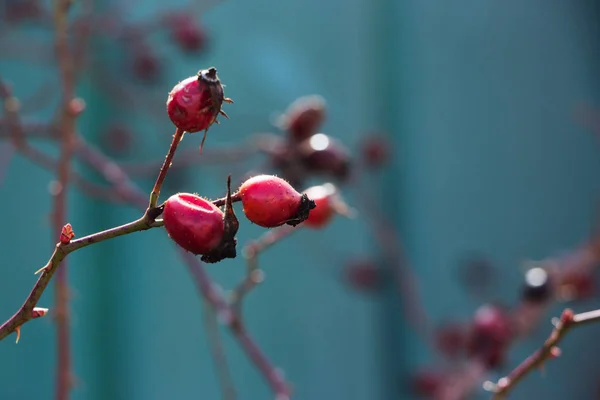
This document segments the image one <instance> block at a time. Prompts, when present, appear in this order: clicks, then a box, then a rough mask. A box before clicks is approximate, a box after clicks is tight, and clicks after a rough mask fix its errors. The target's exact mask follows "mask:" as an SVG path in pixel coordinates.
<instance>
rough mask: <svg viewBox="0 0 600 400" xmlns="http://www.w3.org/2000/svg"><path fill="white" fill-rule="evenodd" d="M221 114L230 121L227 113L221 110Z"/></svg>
mask: <svg viewBox="0 0 600 400" xmlns="http://www.w3.org/2000/svg"><path fill="white" fill-rule="evenodd" d="M219 114H221V115H222V116H224V117H225V118H227V119H229V115H227V113H226V112H225V111H223V110H219Z"/></svg>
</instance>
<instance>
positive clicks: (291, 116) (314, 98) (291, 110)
mask: <svg viewBox="0 0 600 400" xmlns="http://www.w3.org/2000/svg"><path fill="white" fill-rule="evenodd" d="M325 110H326V104H325V99H323V98H322V97H321V96H319V95H311V96H303V97H299V98H298V99H296V100H295V101H294V102H293V103H292V104H290V106H289V107H288V109H287V110H286V112H285V114H284V115H283V116H282V117H281V119H280V126H281V128H282V129H284V130H286V131H287V132H288V134H289V136H290V139H291V140H293V141H302V140H304V139H307V138H309V137H310V136H312V135H314V134H315V133H317V131H318V130H319V128H320V127H321V125H322V124H323V122H324V121H325V117H326V114H325Z"/></svg>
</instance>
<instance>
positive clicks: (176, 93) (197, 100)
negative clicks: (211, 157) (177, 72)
mask: <svg viewBox="0 0 600 400" xmlns="http://www.w3.org/2000/svg"><path fill="white" fill-rule="evenodd" d="M223 102H226V103H233V101H232V100H231V99H228V98H225V97H224V93H223V85H221V81H220V80H219V77H218V76H217V70H216V69H215V68H209V69H205V70H202V71H200V72H198V74H197V75H195V76H190V77H189V78H187V79H185V80H183V81H181V82H179V83H178V84H177V85H175V87H174V88H173V89H172V90H171V92H170V93H169V97H168V98H167V113H168V114H169V118H170V119H171V121H172V122H173V124H174V125H175V126H176V127H177V128H178V129H181V130H183V131H186V132H188V133H194V132H199V131H204V138H203V139H202V144H204V140H205V139H206V132H207V131H208V128H210V126H211V125H212V124H214V123H217V124H218V123H219V122H218V121H217V117H218V116H219V114H221V115H223V116H224V117H226V118H228V117H227V114H225V112H224V111H223V110H222V109H221V106H222V105H223ZM201 147H202V145H201Z"/></svg>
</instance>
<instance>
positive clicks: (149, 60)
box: [131, 46, 161, 83]
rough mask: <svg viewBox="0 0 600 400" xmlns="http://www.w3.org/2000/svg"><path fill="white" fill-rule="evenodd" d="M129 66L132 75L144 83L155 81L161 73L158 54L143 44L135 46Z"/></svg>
mask: <svg viewBox="0 0 600 400" xmlns="http://www.w3.org/2000/svg"><path fill="white" fill-rule="evenodd" d="M131 68H132V73H133V75H134V76H135V77H136V78H137V79H139V80H140V81H143V82H145V83H154V82H156V81H157V80H158V79H159V77H160V74H161V63H160V60H159V59H158V56H157V55H156V54H154V53H153V52H152V51H151V50H150V49H148V48H145V47H143V46H135V49H134V52H133V60H132V65H131Z"/></svg>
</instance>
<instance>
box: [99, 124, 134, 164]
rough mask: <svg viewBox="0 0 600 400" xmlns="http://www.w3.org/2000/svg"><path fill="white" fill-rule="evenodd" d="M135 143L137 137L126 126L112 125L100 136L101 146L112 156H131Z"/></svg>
mask: <svg viewBox="0 0 600 400" xmlns="http://www.w3.org/2000/svg"><path fill="white" fill-rule="evenodd" d="M134 143H135V136H134V134H133V132H132V131H131V130H130V129H129V128H128V127H127V126H125V125H111V126H109V127H108V128H106V129H105V130H104V131H102V132H101V134H100V145H101V147H102V149H103V150H104V151H106V152H107V153H108V154H110V155H111V156H124V155H128V154H130V153H131V150H132V149H133V145H134Z"/></svg>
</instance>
